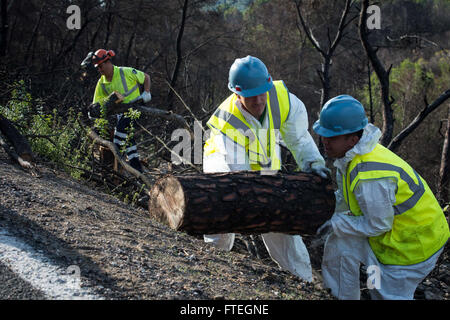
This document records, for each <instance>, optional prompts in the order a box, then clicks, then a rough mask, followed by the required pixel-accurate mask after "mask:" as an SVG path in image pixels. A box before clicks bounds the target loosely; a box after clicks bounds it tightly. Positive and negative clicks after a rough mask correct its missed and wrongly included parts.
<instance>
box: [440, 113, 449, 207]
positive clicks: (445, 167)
mask: <svg viewBox="0 0 450 320" xmlns="http://www.w3.org/2000/svg"><path fill="white" fill-rule="evenodd" d="M449 140H450V106H449V107H448V117H447V130H446V132H445V140H444V146H443V147H442V158H441V168H440V170H439V185H438V198H439V200H441V201H442V203H443V204H444V206H445V205H446V204H447V203H449V202H450V198H449V190H450V172H449V171H450V147H449V143H450V141H449Z"/></svg>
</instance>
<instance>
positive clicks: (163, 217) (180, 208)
mask: <svg viewBox="0 0 450 320" xmlns="http://www.w3.org/2000/svg"><path fill="white" fill-rule="evenodd" d="M149 196H150V200H149V206H148V208H149V211H150V215H152V216H153V217H154V218H156V219H157V220H159V221H160V222H162V223H165V224H167V225H169V226H170V228H172V229H174V230H178V229H179V228H180V226H181V225H182V224H183V216H184V211H185V208H186V202H185V197H184V192H183V188H182V186H181V184H180V182H179V181H178V180H177V179H176V178H174V177H164V178H161V179H159V180H158V181H156V183H155V185H154V186H153V187H152V189H151V190H150V192H149Z"/></svg>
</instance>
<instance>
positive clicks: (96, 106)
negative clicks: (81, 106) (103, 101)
mask: <svg viewBox="0 0 450 320" xmlns="http://www.w3.org/2000/svg"><path fill="white" fill-rule="evenodd" d="M100 110H101V106H100V103H98V102H96V103H93V104H91V105H90V106H89V107H88V117H89V119H95V118H100V116H101V111H100Z"/></svg>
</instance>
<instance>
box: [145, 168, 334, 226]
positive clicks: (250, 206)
mask: <svg viewBox="0 0 450 320" xmlns="http://www.w3.org/2000/svg"><path fill="white" fill-rule="evenodd" d="M149 196H150V200H149V211H150V214H151V215H152V216H153V217H155V218H156V219H158V220H159V221H161V222H163V223H165V224H167V225H169V226H170V227H171V228H172V229H174V230H178V231H185V232H187V233H188V234H191V235H201V234H214V233H229V232H234V233H240V234H260V233H266V232H280V233H287V234H314V233H315V232H316V230H317V228H318V227H319V226H321V225H322V224H323V223H324V222H325V221H327V220H328V219H329V218H330V217H331V215H332V214H333V212H334V206H335V197H334V192H333V186H332V183H331V180H328V179H322V178H320V177H318V176H316V175H313V174H307V173H298V174H281V173H278V174H276V175H262V174H261V173H259V172H239V173H217V174H200V175H198V174H197V175H176V176H175V175H168V176H165V177H163V178H161V179H159V180H158V181H156V183H155V184H154V186H153V187H152V189H151V190H150V193H149Z"/></svg>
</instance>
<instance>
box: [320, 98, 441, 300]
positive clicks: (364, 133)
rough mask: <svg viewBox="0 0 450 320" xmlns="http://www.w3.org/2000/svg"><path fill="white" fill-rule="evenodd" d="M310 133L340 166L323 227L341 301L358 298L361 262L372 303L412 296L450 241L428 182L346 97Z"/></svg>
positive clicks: (329, 279) (329, 272) (326, 271)
mask: <svg viewBox="0 0 450 320" xmlns="http://www.w3.org/2000/svg"><path fill="white" fill-rule="evenodd" d="M313 130H314V131H315V132H316V133H317V134H318V135H320V136H321V139H322V141H323V145H324V148H325V153H326V154H327V155H328V156H329V157H330V158H333V159H335V161H334V163H333V164H334V166H335V167H336V168H337V174H336V180H337V185H338V190H337V191H336V193H335V194H336V209H335V213H334V214H333V217H332V218H331V219H330V220H329V221H327V222H326V223H325V224H324V225H323V226H321V227H320V228H319V229H318V235H319V236H321V237H323V238H325V239H326V242H325V247H324V256H323V260H322V275H323V280H324V283H325V285H326V286H327V287H329V288H331V291H332V294H333V295H335V296H336V297H338V298H339V299H360V280H359V271H360V265H361V264H363V265H365V267H366V268H367V274H368V281H367V285H368V288H369V289H370V290H369V292H370V296H371V298H372V299H413V298H414V292H415V290H416V288H417V286H418V285H419V283H420V282H421V281H422V280H423V279H424V278H425V277H426V276H427V275H428V274H429V273H430V272H431V271H432V270H433V268H434V266H435V264H436V262H437V260H438V258H439V256H440V254H441V253H442V251H443V249H444V246H445V244H446V242H447V240H448V238H449V236H450V232H449V227H448V223H447V221H446V219H445V216H444V213H443V212H442V209H441V207H440V206H439V203H438V202H437V200H436V198H435V197H434V195H433V193H432V191H431V190H430V188H429V187H428V185H427V183H426V181H425V180H424V179H423V178H422V177H421V176H420V175H419V174H418V173H417V172H416V171H415V170H414V169H413V168H412V167H411V166H410V165H409V164H408V163H406V162H405V161H404V160H403V159H401V158H400V157H398V156H397V155H396V154H395V153H393V152H392V151H390V150H389V149H387V148H385V147H383V146H382V145H381V144H379V143H378V141H379V139H380V137H381V131H380V130H379V129H378V128H377V127H376V126H374V125H372V124H370V123H368V121H367V117H366V115H365V111H364V107H363V106H362V105H361V103H360V102H359V101H358V100H356V99H354V98H353V97H351V96H348V95H340V96H337V97H335V98H333V99H331V100H329V101H328V102H327V103H326V104H325V105H324V106H323V108H322V111H321V112H320V117H319V120H317V121H316V122H315V123H314V126H313Z"/></svg>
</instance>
